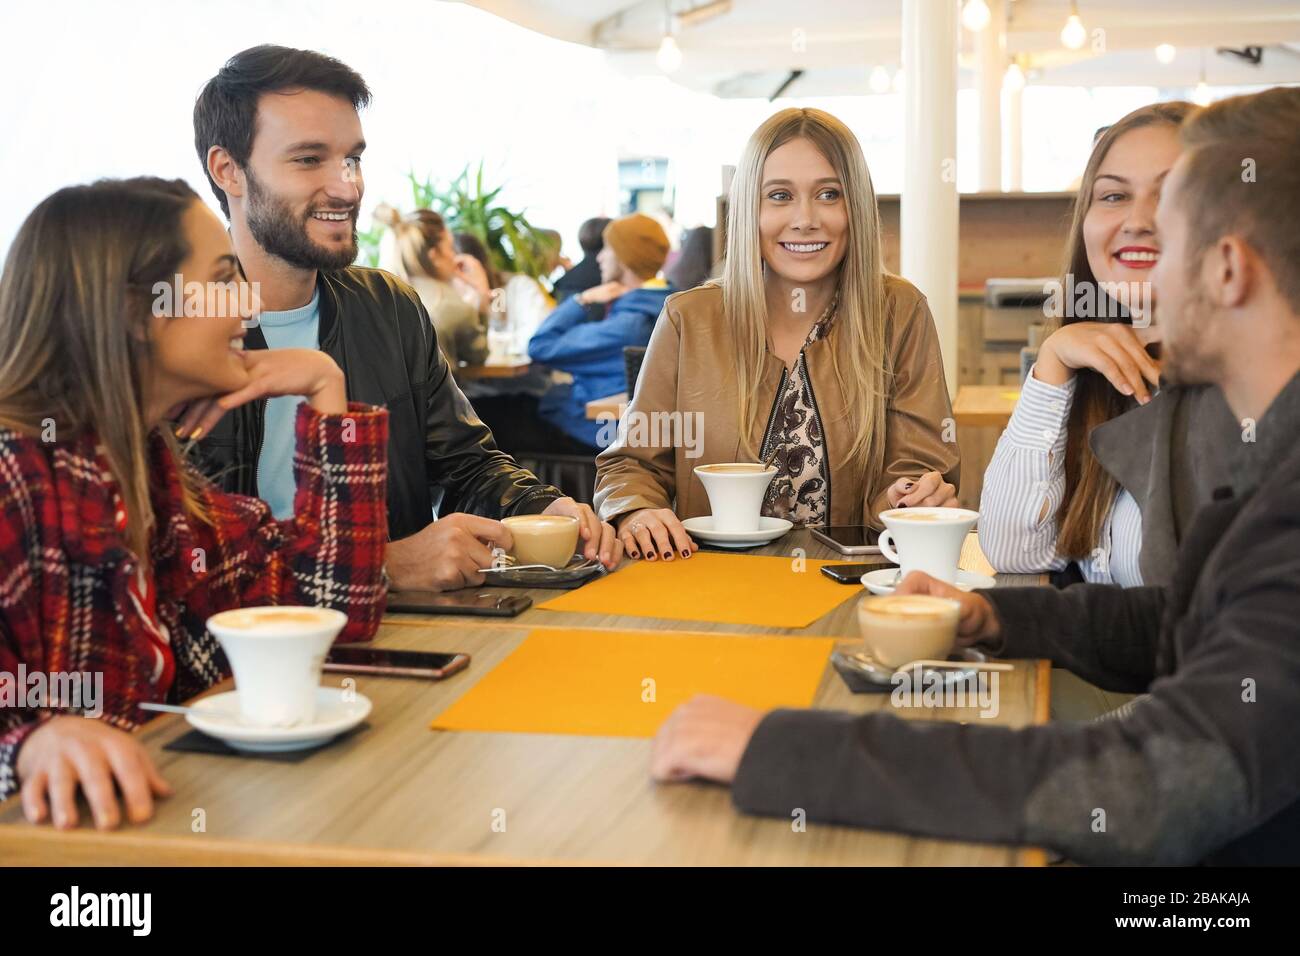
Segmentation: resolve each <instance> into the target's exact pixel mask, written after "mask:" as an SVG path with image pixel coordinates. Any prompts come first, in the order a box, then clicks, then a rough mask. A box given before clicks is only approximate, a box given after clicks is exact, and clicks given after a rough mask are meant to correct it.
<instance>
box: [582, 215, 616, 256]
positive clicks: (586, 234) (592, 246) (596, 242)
mask: <svg viewBox="0 0 1300 956" xmlns="http://www.w3.org/2000/svg"><path fill="white" fill-rule="evenodd" d="M608 225H609V218H608V217H607V216H598V217H596V218H595V219H588V220H587V221H586V222H584V223H583V224H582V225H581V226H579V227H578V245H580V246H581V247H582V254H583V255H584V256H594V255H595V254H596V253H598V252H600V250H601V249H602V248H603V247H604V245H605V239H604V235H605V227H606V226H608Z"/></svg>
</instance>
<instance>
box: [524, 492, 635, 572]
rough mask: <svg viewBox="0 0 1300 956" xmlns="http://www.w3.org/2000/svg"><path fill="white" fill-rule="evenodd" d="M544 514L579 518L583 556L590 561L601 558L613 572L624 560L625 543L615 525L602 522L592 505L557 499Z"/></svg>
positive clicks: (548, 506)
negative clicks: (615, 531)
mask: <svg viewBox="0 0 1300 956" xmlns="http://www.w3.org/2000/svg"><path fill="white" fill-rule="evenodd" d="M542 514H544V515H568V516H570V517H572V518H577V519H578V536H579V537H580V538H581V539H582V556H583V557H584V558H586V559H587V560H588V561H590V560H592V559H593V558H596V557H599V558H600V563H601V564H603V565H604V566H605V567H606V568H608V569H609V570H611V571H612V570H613V569H614V568H616V567H618V562H619V561H621V560H622V558H623V542H622V541H620V540H619V537H618V535H616V534H615V533H614V527H613V525H611V524H609V523H608V522H605V521H601V520H600V516H599V515H597V514H596V512H595V511H593V510H592V508H591V505H584V504H579V503H578V502H576V501H574V500H573V499H572V498H556V499H555V500H554V501H552V502H551V503H550V504H549V505H547V507H546V510H545V511H543V512H542Z"/></svg>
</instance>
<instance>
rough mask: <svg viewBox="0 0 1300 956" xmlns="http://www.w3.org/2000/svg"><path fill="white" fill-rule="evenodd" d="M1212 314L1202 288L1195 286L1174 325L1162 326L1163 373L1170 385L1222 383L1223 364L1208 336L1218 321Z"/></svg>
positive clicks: (1161, 372) (1166, 323) (1161, 368)
mask: <svg viewBox="0 0 1300 956" xmlns="http://www.w3.org/2000/svg"><path fill="white" fill-rule="evenodd" d="M1158 308H1159V306H1157V309H1158ZM1210 313H1211V310H1210V303H1209V301H1208V300H1207V299H1206V297H1205V295H1204V294H1203V293H1202V292H1201V290H1200V288H1199V287H1193V288H1192V289H1191V290H1190V294H1189V295H1188V296H1187V298H1186V299H1185V300H1184V301H1183V304H1182V308H1181V310H1180V314H1179V316H1178V318H1177V319H1176V320H1175V321H1174V322H1173V323H1168V322H1165V323H1163V324H1164V328H1165V333H1164V336H1163V341H1162V342H1161V350H1160V351H1161V359H1162V361H1161V367H1160V374H1161V376H1162V377H1163V378H1165V379H1166V380H1168V381H1169V383H1170V384H1171V385H1207V384H1215V383H1217V382H1218V381H1219V376H1220V374H1221V373H1222V371H1223V361H1222V360H1221V359H1220V358H1219V356H1217V355H1215V354H1214V353H1213V352H1212V351H1211V349H1210V348H1209V342H1210V341H1211V340H1212V336H1210V335H1209V334H1208V333H1209V331H1210V327H1211V325H1212V324H1213V323H1214V322H1215V321H1216V320H1215V319H1214V317H1213V316H1212V315H1211V314H1210ZM1171 326H1172V327H1171ZM1174 328H1176V329H1177V332H1174V331H1173V329H1174Z"/></svg>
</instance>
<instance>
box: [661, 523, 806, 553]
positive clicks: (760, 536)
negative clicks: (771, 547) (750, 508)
mask: <svg viewBox="0 0 1300 956" xmlns="http://www.w3.org/2000/svg"><path fill="white" fill-rule="evenodd" d="M682 527H683V528H685V529H686V533H687V534H689V535H690V536H691V537H693V538H699V539H700V540H701V541H707V542H708V543H709V544H716V545H717V546H718V547H720V548H752V547H753V546H754V545H756V544H767V543H768V542H769V541H775V540H776V539H777V538H779V537H781V535H783V534H785V533H786V532H787V531H789V530H790V529H791V528H793V527H794V524H793V522H790V521H787V520H785V519H784V518H759V519H758V530H757V531H714V530H713V515H701V516H700V517H698V518H687V519H686V520H685V521H683V522H682Z"/></svg>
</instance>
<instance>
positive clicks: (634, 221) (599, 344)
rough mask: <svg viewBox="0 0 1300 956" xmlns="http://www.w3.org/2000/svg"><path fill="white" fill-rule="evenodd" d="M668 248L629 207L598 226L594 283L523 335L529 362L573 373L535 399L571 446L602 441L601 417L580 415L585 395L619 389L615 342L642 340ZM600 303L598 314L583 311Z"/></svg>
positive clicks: (658, 300)
mask: <svg viewBox="0 0 1300 956" xmlns="http://www.w3.org/2000/svg"><path fill="white" fill-rule="evenodd" d="M667 256H668V236H667V234H666V233H665V232H664V230H663V227H662V226H660V225H659V223H657V222H656V221H655V220H654V219H651V218H650V217H649V216H645V215H642V214H641V213H633V214H632V215H630V216H624V217H622V218H621V219H615V220H614V221H613V222H611V223H610V224H609V225H608V226H606V227H605V232H604V248H602V249H601V251H600V253H599V254H598V256H597V259H598V260H599V263H600V277H601V279H602V280H603V281H602V282H601V284H600V285H598V286H595V287H594V288H591V289H587V290H586V291H585V292H579V293H578V294H577V295H575V296H572V297H570V298H569V299H566V300H565V302H564V303H563V304H562V305H561V306H559V307H558V308H557V309H556V310H555V311H554V312H552V313H551V314H550V315H549V316H548V317H547V319H546V321H545V322H543V323H542V327H541V328H540V329H538V330H537V334H536V335H534V336H533V338H532V341H531V342H529V343H528V355H529V357H530V358H531V359H532V360H533V361H534V362H541V363H543V364H545V365H548V366H550V367H551V368H554V369H558V370H559V371H562V372H567V373H568V374H570V375H571V376H573V381H572V382H571V383H565V384H561V383H555V384H553V385H552V386H551V388H550V389H549V390H548V391H547V393H546V394H545V395H544V396H543V397H542V400H541V402H540V404H539V406H538V414H539V415H540V417H541V418H542V419H543V420H545V421H547V422H549V423H550V424H552V425H554V426H555V427H556V428H558V429H560V430H561V431H562V432H564V434H566V435H567V436H568V437H569V438H570V440H571V442H573V443H576V445H575V448H577V449H580V450H581V451H583V452H589V453H590V454H591V455H592V456H593V457H594V456H595V455H596V453H597V452H599V451H600V449H601V447H603V446H602V445H601V444H600V442H599V440H598V436H599V434H600V432H601V430H602V429H603V428H604V427H605V423H604V422H599V421H591V420H590V419H588V418H587V402H590V401H592V400H594V399H597V398H604V397H605V396H607V395H614V394H617V393H618V392H621V391H627V389H628V388H629V386H630V385H631V384H632V383H630V382H628V380H627V374H626V372H625V366H624V362H623V349H624V348H626V347H628V346H644V345H645V344H646V343H647V342H649V341H650V333H651V331H653V329H654V325H655V320H656V319H657V318H658V317H659V313H660V311H661V310H662V309H663V305H664V300H665V299H667V298H668V296H669V294H670V293H671V292H672V291H674V290H673V287H672V286H671V285H670V284H669V282H668V281H667V280H666V279H663V278H661V277H660V275H659V271H660V269H662V268H663V265H664V260H665V259H666V258H667ZM593 305H595V306H600V307H601V308H602V309H603V310H604V315H603V316H602V317H601V318H599V319H596V320H592V319H590V318H589V316H588V314H587V309H588V308H589V307H590V306H593Z"/></svg>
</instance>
